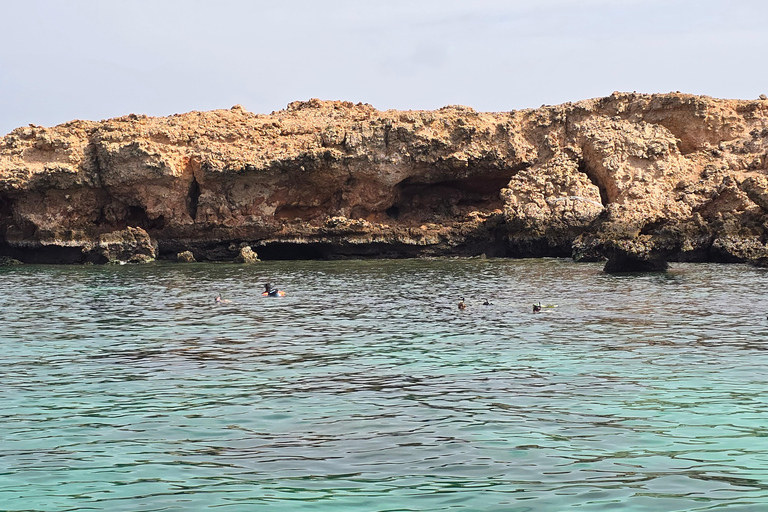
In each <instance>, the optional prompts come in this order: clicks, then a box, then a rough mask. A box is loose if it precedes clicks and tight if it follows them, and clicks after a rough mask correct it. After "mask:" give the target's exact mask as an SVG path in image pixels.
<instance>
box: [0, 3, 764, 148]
mask: <svg viewBox="0 0 768 512" xmlns="http://www.w3.org/2000/svg"><path fill="white" fill-rule="evenodd" d="M0 7H1V8H2V10H0V12H1V13H2V17H1V18H0V134H5V133H7V132H9V131H10V130H12V129H13V128H15V127H17V126H25V125H27V124H29V123H34V124H41V125H45V126H50V125H55V124H58V123H62V122H66V121H69V120H71V119H94V120H99V119H105V118H109V117H115V116H120V115H124V114H129V113H132V112H133V113H144V114H148V115H154V116H159V115H169V114H174V113H177V112H187V111H190V110H209V109H214V108H229V107H231V106H232V105H234V104H237V103H240V104H242V105H243V106H244V107H245V108H247V109H248V110H251V111H253V112H259V113H269V112H271V111H273V110H280V109H282V108H285V106H286V104H288V103H289V102H291V101H294V100H306V99H309V98H315V97H316V98H322V99H343V100H351V101H354V102H358V101H362V102H365V103H370V104H372V105H373V106H374V107H376V108H379V109H382V110H383V109H388V108H397V109H435V108H439V107H441V106H443V105H448V104H462V105H468V106H471V107H474V108H475V109H477V110H483V111H506V110H514V109H520V108H528V107H538V106H540V105H541V104H544V103H546V104H556V103H563V102H566V101H574V100H579V99H584V98H592V97H597V96H605V95H608V94H610V93H611V92H612V91H614V90H620V91H638V92H669V91H676V90H680V91H682V92H689V93H695V94H706V95H709V96H715V97H723V98H744V99H751V98H756V97H757V96H759V95H760V94H761V93H766V94H768V65H767V64H766V58H765V56H766V50H768V28H766V20H768V2H766V1H765V0H507V1H502V0H403V1H401V0H379V1H368V0H350V1H345V0H323V1H310V0H274V1H260V0H253V1H247V0H210V1H200V0H122V1H118V0H98V1H97V0H81V1H78V0H0Z"/></svg>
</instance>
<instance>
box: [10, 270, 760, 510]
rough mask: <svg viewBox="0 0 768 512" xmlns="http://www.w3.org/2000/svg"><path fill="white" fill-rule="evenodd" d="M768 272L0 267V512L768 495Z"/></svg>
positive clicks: (713, 500) (729, 503) (706, 506)
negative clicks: (269, 290)
mask: <svg viewBox="0 0 768 512" xmlns="http://www.w3.org/2000/svg"><path fill="white" fill-rule="evenodd" d="M267 280H269V281H271V282H272V283H273V284H274V285H276V286H277V287H279V288H281V289H284V290H286V291H287V295H286V296H285V297H283V298H265V297H261V295H260V292H261V290H262V288H263V283H264V282H266V281H267ZM767 288H768V273H766V272H765V271H762V270H758V269H753V268H750V267H746V266H741V265H720V266H718V265H682V264H680V265H675V266H673V268H672V270H671V271H670V272H669V273H668V274H653V275H627V276H611V275H606V274H603V273H602V272H601V271H600V266H599V265H597V264H595V265H592V264H574V263H571V262H569V261H563V260H523V261H512V260H435V261H423V260H411V261H377V262H364V261H352V262H264V263H262V264H260V265H258V266H236V265H223V264H217V265H213V264H190V265H181V264H176V265H170V264H157V265H145V266H101V267H100V266H93V267H48V266H24V267H5V268H0V312H1V314H2V318H1V319H0V320H1V321H2V325H1V326H0V343H1V344H2V350H3V352H2V354H3V355H2V359H0V361H2V362H1V363H0V379H1V380H0V382H2V386H3V392H2V394H0V415H2V418H1V419H2V421H0V510H5V511H22V510H23V511H29V510H40V511H63V510H72V511H74V510H77V511H81V510H109V511H115V512H117V511H137V510H141V511H171V510H209V509H210V510H216V511H240V510H243V511H249V510H269V511H294V510H296V511H304V510H307V511H347V510H349V511H366V512H367V511H382V512H383V511H438V510H440V511H443V510H445V511H452V510H478V511H513V512H523V511H525V512H533V511H544V512H548V511H562V510H574V511H585V512H586V511H589V512H592V511H607V510H611V511H613V510H621V511H709V510H712V511H720V510H727V511H762V510H768V395H766V393H765V391H766V387H767V384H768V352H767V351H766V348H768V319H766V314H768V296H766V294H765V290H766V289H767ZM216 293H221V294H222V296H223V297H224V298H225V299H229V300H231V301H232V302H230V303H225V304H216V303H215V302H214V300H213V299H214V297H215V295H216ZM461 297H465V298H466V302H467V303H468V304H469V307H468V309H467V310H465V311H459V310H458V309H457V307H456V304H457V303H458V301H459V299H460V298H461ZM485 298H488V299H490V301H491V302H493V305H492V306H482V305H481V303H482V301H483V299H485ZM539 300H540V301H541V302H542V303H543V304H544V305H545V306H546V305H548V304H550V305H551V304H557V306H558V307H556V308H547V307H545V308H543V311H542V312H541V313H540V314H533V313H532V312H531V304H532V303H533V302H538V301H539Z"/></svg>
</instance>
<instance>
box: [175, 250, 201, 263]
mask: <svg viewBox="0 0 768 512" xmlns="http://www.w3.org/2000/svg"><path fill="white" fill-rule="evenodd" d="M176 261H178V262H180V263H194V262H195V261H197V260H195V255H194V254H192V251H182V252H180V253H178V254H177V255H176Z"/></svg>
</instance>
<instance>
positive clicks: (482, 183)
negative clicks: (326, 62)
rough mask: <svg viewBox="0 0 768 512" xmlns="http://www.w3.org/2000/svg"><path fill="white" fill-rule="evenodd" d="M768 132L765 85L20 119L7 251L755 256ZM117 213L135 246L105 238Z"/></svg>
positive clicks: (76, 255) (37, 258)
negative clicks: (419, 105)
mask: <svg viewBox="0 0 768 512" xmlns="http://www.w3.org/2000/svg"><path fill="white" fill-rule="evenodd" d="M767 148H768V101H766V100H754V101H745V100H719V99H713V98H709V97H703V96H692V95H685V94H654V95H644V94H622V93H614V94H612V95H611V96H609V97H606V98H598V99H592V100H585V101H580V102H576V103H566V104H563V105H557V106H544V107H541V108H539V109H530V110H522V111H513V112H499V113H481V112H476V111H474V110H473V109H471V108H468V107H461V106H449V107H444V108H442V109H439V110H436V111H378V110H376V109H374V108H373V107H371V106H370V105H367V104H356V105H355V104H352V103H349V102H341V101H320V100H310V101H307V102H294V103H291V104H290V105H288V108H287V109H285V110H282V111H278V112H273V113H272V114H270V115H261V114H253V113H250V112H248V111H246V110H245V109H243V108H242V107H240V106H235V107H233V108H232V109H230V110H216V111H210V112H190V113H187V114H180V115H174V116H170V117H166V118H151V117H147V116H141V115H134V114H131V115H128V116H124V117H120V118H116V119H110V120H106V121H101V122H91V121H72V122H69V123H65V124H62V125H59V126H56V127H52V128H43V127H38V126H29V127H25V128H18V129H16V130H14V131H12V132H11V133H10V134H8V135H6V136H5V137H3V138H2V139H0V256H5V257H10V258H15V259H18V260H21V261H25V262H83V261H93V260H97V261H103V260H105V259H106V260H110V259H112V258H117V259H124V258H125V257H126V256H128V259H130V258H131V257H133V256H136V258H138V259H142V258H143V257H144V256H145V257H146V258H154V257H158V258H167V259H174V258H175V256H176V254H177V253H179V252H181V251H184V250H191V251H193V252H194V254H195V255H196V256H197V257H198V259H203V260H222V261H232V260H233V259H234V258H235V257H237V256H238V254H239V250H240V247H243V246H249V247H252V248H253V249H255V250H257V251H258V253H259V255H260V257H261V258H262V259H279V258H282V259H293V258H347V257H413V256H421V255H479V254H487V255H489V256H508V257H525V256H573V257H574V258H576V259H580V260H600V259H610V262H609V264H608V266H607V270H630V269H640V270H643V269H646V270H647V269H662V268H664V267H665V266H666V264H667V262H669V261H722V262H731V261H749V262H754V263H756V264H762V262H764V261H768V245H767V244H766V242H768V233H767V232H766V229H768V224H766V221H767V220H768V218H767V217H766V211H768V158H767V157H766V150H767ZM133 228H138V229H141V230H143V233H146V239H145V238H144V237H143V235H141V234H140V233H139V232H138V231H131V229H133ZM126 230H127V231H126ZM116 232H117V233H123V235H120V236H118V238H120V239H121V240H122V242H120V243H119V244H118V245H120V244H122V245H123V246H125V244H126V243H127V244H128V249H127V251H124V250H119V251H118V250H113V249H112V248H104V247H105V246H104V244H106V246H107V247H113V246H114V244H112V242H109V241H108V240H111V239H112V238H111V237H113V235H111V234H112V233H116ZM105 237H106V238H105ZM121 237H122V238H121ZM131 237H133V238H134V239H136V240H137V241H136V244H138V245H136V247H133V246H132V245H131V244H133V243H134V242H133V241H131ZM137 237H138V238H137ZM139 239H141V240H142V241H141V242H139V241H138V240H139ZM105 240H106V241H105ZM110 244H112V245H110ZM155 244H156V247H157V252H156V253H155V254H152V251H150V250H149V249H148V247H149V246H152V247H154V246H155ZM139 245H140V246H141V247H142V248H141V249H140V250H139V249H138V247H139ZM137 250H138V252H136V251H137ZM131 251H133V252H131ZM129 253H130V254H129Z"/></svg>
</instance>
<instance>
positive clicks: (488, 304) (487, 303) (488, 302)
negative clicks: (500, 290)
mask: <svg viewBox="0 0 768 512" xmlns="http://www.w3.org/2000/svg"><path fill="white" fill-rule="evenodd" d="M483 306H493V302H491V301H489V300H488V299H485V301H484V302H483Z"/></svg>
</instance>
